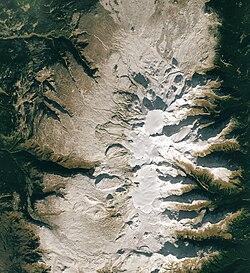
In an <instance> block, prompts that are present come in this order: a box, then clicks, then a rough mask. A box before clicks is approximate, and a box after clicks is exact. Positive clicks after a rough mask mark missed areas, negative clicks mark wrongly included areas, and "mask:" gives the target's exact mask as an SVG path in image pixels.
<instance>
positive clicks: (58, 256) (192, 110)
mask: <svg viewBox="0 0 250 273" xmlns="http://www.w3.org/2000/svg"><path fill="white" fill-rule="evenodd" d="M204 3H205V1H195V0H190V1H153V0H147V1H145V0H144V1H142V0H135V1H105V0H103V1H101V4H100V5H98V6H97V8H96V10H94V11H92V13H90V14H88V15H84V16H82V18H81V20H80V23H79V28H80V27H82V28H83V29H85V30H86V31H87V32H88V35H89V36H90V38H89V39H90V45H89V47H88V48H86V52H87V54H88V57H89V58H90V57H91V58H92V59H93V60H94V61H96V62H97V59H95V58H97V56H96V54H100V55H101V57H100V60H99V63H98V67H99V78H98V80H97V81H96V82H90V81H89V79H87V80H86V82H87V87H88V90H87V91H84V90H83V89H84V83H85V82H84V81H85V80H84V77H83V79H82V78H81V74H80V72H78V69H77V67H76V65H75V64H74V63H73V61H72V68H71V69H72V71H71V73H72V74H74V73H75V75H77V77H78V78H77V77H76V80H75V81H76V83H77V84H76V87H75V88H76V90H74V92H75V91H77V92H78V93H79V94H81V96H82V100H83V103H84V100H85V101H88V103H86V102H85V105H84V107H86V108H84V107H83V106H82V105H81V103H80V102H79V101H77V99H75V100H76V101H74V102H72V105H73V106H72V108H73V109H74V107H77V111H76V112H77V113H76V114H75V115H74V118H72V119H71V120H70V119H69V121H67V122H65V127H66V128H67V129H68V128H69V129H71V127H70V126H73V127H72V128H74V129H75V128H77V134H76V133H75V134H74V136H73V141H72V140H68V138H69V137H67V136H66V138H65V140H64V141H65V142H66V143H67V145H65V147H66V148H65V149H67V147H71V146H72V145H73V146H77V145H78V146H79V149H78V153H79V154H78V155H77V156H78V157H82V158H84V159H85V158H86V160H90V161H91V160H93V159H96V158H95V157H96V155H98V156H99V158H98V159H99V160H100V161H99V164H98V165H97V166H96V167H95V168H94V169H93V173H90V174H87V175H84V174H80V173H79V174H76V175H75V176H72V177H66V178H65V177H62V176H60V175H55V174H46V175H45V179H44V185H45V190H46V189H47V190H48V191H49V189H51V187H52V188H54V189H57V190H58V188H59V189H60V191H61V193H62V194H63V197H55V196H49V197H48V198H45V200H42V201H38V202H37V203H36V211H37V214H38V215H39V217H40V218H41V219H42V220H44V221H46V222H48V223H49V224H50V225H51V226H52V227H53V228H52V229H51V230H50V229H48V228H47V227H43V228H41V229H40V230H39V235H40V238H41V248H42V249H43V251H44V255H43V257H44V260H45V261H46V263H47V264H48V265H50V266H51V270H52V272H55V273H59V272H65V273H74V272H85V273H93V272H129V273H137V272H144V273H163V272H187V270H188V269H190V268H191V269H194V268H193V266H194V265H195V266H196V269H199V267H200V266H201V265H202V264H203V263H206V262H207V261H208V260H209V259H210V258H211V259H212V258H213V257H215V256H216V255H218V251H219V250H218V249H216V248H214V247H212V246H209V245H208V246H199V245H196V244H195V243H194V244H193V243H190V242H189V241H188V240H185V239H189V238H192V239H194V241H195V239H197V240H201V239H203V238H204V239H206V238H209V237H212V236H217V237H222V238H225V239H230V234H229V233H227V227H228V223H229V222H230V221H232V220H233V219H235V218H236V217H238V216H239V215H240V212H237V213H235V214H231V213H228V212H225V213H224V214H223V215H214V214H213V202H212V201H211V200H209V198H208V197H207V194H203V193H209V194H213V193H220V194H231V193H234V192H237V191H238V190H240V182H239V181H240V180H239V178H240V175H241V174H240V171H238V170H235V169H230V166H228V165H222V166H214V167H208V166H200V165H199V164H198V158H199V157H206V155H208V154H210V153H212V152H213V151H215V150H219V151H226V150H230V149H240V148H239V145H238V143H237V140H236V139H230V138H226V136H227V135H228V134H229V133H230V132H231V130H232V129H233V128H234V126H235V123H234V121H233V120H232V121H228V123H227V124H226V125H225V126H224V127H223V128H222V129H221V130H220V131H219V133H217V132H215V133H214V134H212V136H210V134H206V129H207V128H208V126H209V125H210V124H211V121H209V122H207V121H206V117H208V116H209V115H210V114H212V113H214V112H216V111H219V110H218V109H217V107H216V102H217V101H219V100H226V99H229V98H227V97H224V96H220V95H218V94H217V93H215V92H214V89H216V88H218V87H219V82H216V80H214V79H209V78H207V77H206V75H205V72H206V70H208V69H211V68H212V67H213V58H214V55H215V53H214V47H215V45H216V38H215V37H214V32H213V31H211V29H215V28H216V25H217V21H216V18H215V16H214V15H213V14H205V13H204ZM93 20H96V22H97V23H100V25H101V28H103V30H102V31H101V32H100V31H99V28H98V27H97V25H98V24H96V25H95V24H90V23H89V22H93ZM105 25H106V26H108V27H109V28H110V29H112V35H111V36H112V39H111V38H109V35H110V33H109V30H108V29H106V30H105V28H104V27H103V26H105ZM105 31H106V32H107V36H108V38H107V37H106V35H105ZM91 43H92V44H91ZM92 48H93V49H92ZM74 65H75V67H74ZM54 69H55V68H54ZM81 84H82V85H83V87H82V88H83V89H81V90H78V89H77V88H79V86H81ZM74 92H73V95H72V96H73V97H74V94H75V93H74ZM77 92H76V93H77ZM84 92H85V93H84ZM78 93H77V94H78ZM75 96H77V95H75ZM81 107H82V108H83V109H82V108H81ZM86 109H87V110H86ZM72 124H73V125H72ZM47 126H49V125H47ZM67 126H68V127H67ZM85 136H86V138H85ZM86 139H87V140H86ZM69 150H70V148H69ZM177 270H179V271H177Z"/></svg>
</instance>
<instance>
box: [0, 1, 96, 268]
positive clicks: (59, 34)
mask: <svg viewBox="0 0 250 273" xmlns="http://www.w3.org/2000/svg"><path fill="white" fill-rule="evenodd" d="M96 3H97V0H83V1H78V0H73V1H67V0H5V1H0V273H15V272H16V273H22V272H34V273H37V272H47V271H48V270H49V269H48V268H46V267H45V265H44V264H43V263H42V262H41V253H40V250H39V238H38V237H36V235H35V232H34V227H35V226H36V224H39V220H38V221H37V219H34V217H33V215H31V213H32V202H33V199H35V196H42V185H41V178H42V173H41V168H37V167H36V166H35V165H36V164H37V162H39V161H37V160H36V158H35V157H32V156H26V155H27V154H26V155H25V153H23V152H22V150H25V148H22V146H21V145H20V144H21V143H25V142H26V141H28V140H29V139H30V138H31V137H32V136H34V135H35V133H36V128H38V127H39V124H40V122H41V121H42V119H43V118H44V117H46V116H49V117H52V118H54V119H57V120H59V119H60V117H59V115H58V113H63V114H70V113H68V112H67V110H66V109H64V107H63V106H61V105H60V101H53V100H52V99H50V98H48V97H47V96H46V95H45V93H46V91H48V90H50V91H51V92H54V93H56V92H59V91H58V90H56V88H55V86H53V84H51V81H50V79H49V77H50V75H48V76H46V75H45V76H44V74H43V73H41V72H43V71H44V70H46V69H47V68H48V67H50V66H51V65H53V64H56V63H60V64H62V65H63V66H65V67H66V68H67V63H66V62H65V61H64V58H63V57H64V55H65V53H66V52H70V53H71V54H72V55H73V56H74V58H76V59H77V61H78V62H79V63H80V64H81V65H82V66H83V70H84V71H85V72H86V73H89V74H90V75H91V73H94V72H95V71H92V70H91V69H89V67H88V63H87V61H86V60H85V59H84V57H83V56H81V55H80V53H79V50H78V49H77V48H76V45H75V40H74V39H73V38H72V37H71V33H72V31H74V29H76V28H77V24H78V18H79V17H80V15H81V13H83V12H87V11H88V10H89V9H90V8H91V7H93V6H94V5H95V4H96ZM82 46H84V45H82ZM88 69H89V70H88ZM45 74H46V73H45ZM39 164H40V165H42V163H41V162H40V163H39Z"/></svg>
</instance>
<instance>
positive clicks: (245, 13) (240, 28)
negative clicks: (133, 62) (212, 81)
mask: <svg viewBox="0 0 250 273" xmlns="http://www.w3.org/2000/svg"><path fill="white" fill-rule="evenodd" d="M206 10H207V11H208V12H211V11H212V12H216V13H217V14H218V15H219V17H220V18H221V22H222V25H221V26H220V29H219V32H220V39H219V44H218V48H217V60H216V68H215V69H214V70H213V71H211V72H209V73H208V74H210V75H212V76H213V77H215V76H217V77H219V79H220V80H221V81H222V83H221V86H220V88H219V91H220V92H221V93H223V94H225V95H229V96H231V97H232V98H234V100H233V101H231V102H230V103H227V102H226V101H225V103H223V105H222V107H221V112H220V117H219V118H218V120H219V119H221V120H223V119H226V118H228V117H234V118H235V119H236V120H237V123H238V125H239V126H238V128H236V129H235V130H234V132H233V134H234V136H236V137H237V140H238V142H239V144H240V146H241V152H239V151H237V152H230V153H229V154H227V158H228V159H229V160H230V161H231V162H233V161H234V162H236V163H238V164H240V165H241V167H242V169H243V177H242V180H241V183H243V186H244V190H243V191H241V192H240V193H238V194H236V195H233V196H230V198H225V197H224V198H219V199H218V200H216V201H217V203H218V204H217V208H216V209H218V210H220V208H219V207H221V208H223V207H227V208H229V207H230V209H232V210H236V209H240V208H241V209H243V213H242V214H241V216H240V217H238V218H237V219H236V220H234V221H233V222H232V223H231V224H230V225H229V232H230V234H232V239H231V240H229V241H227V242H224V241H221V242H217V245H218V246H219V247H221V249H222V252H221V255H220V256H219V257H217V258H216V259H214V260H213V262H212V263H209V264H208V265H206V266H204V268H203V269H202V270H201V272H204V273H205V272H206V273H207V272H213V273H248V272H250V214H249V211H250V198H249V196H250V190H249V188H250V187H249V182H250V163H249V162H250V150H249V149H250V146H249V144H250V143H249V141H250V126H249V125H250V92H249V89H250V1H248V0H242V1H237V0H211V1H210V2H209V3H207V9H206Z"/></svg>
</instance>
